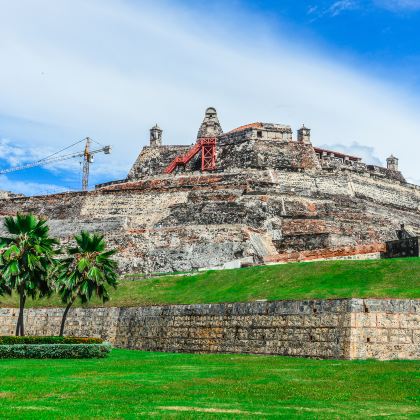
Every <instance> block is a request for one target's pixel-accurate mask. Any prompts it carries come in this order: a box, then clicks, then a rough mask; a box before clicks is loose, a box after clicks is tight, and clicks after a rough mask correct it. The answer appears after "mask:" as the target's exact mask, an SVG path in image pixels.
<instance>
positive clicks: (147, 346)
mask: <svg viewBox="0 0 420 420" xmlns="http://www.w3.org/2000/svg"><path fill="white" fill-rule="evenodd" d="M62 311H63V310H62V309H56V308H52V309H29V310H26V311H25V322H26V331H27V334H34V335H54V334H57V333H58V331H59V326H60V321H61V315H62ZM17 315H18V311H17V309H10V308H3V309H0V334H12V333H13V331H14V328H15V323H16V319H17ZM66 333H67V334H68V335H79V336H98V337H102V338H104V339H106V340H109V341H111V342H112V343H113V344H114V345H115V346H117V347H123V348H130V349H141V350H151V351H168V352H204V353H206V352H211V353H215V352H224V353H256V354H277V355H288V356H299V357H319V358H337V359H365V358H377V359H383V360H386V359H398V358H399V359H420V301H419V300H398V299H384V300H377V299H341V300H312V301H277V302H251V303H223V304H205V305H204V304H203V305H174V306H151V307H139V308H96V309H79V308H78V309H72V310H71V311H70V313H69V317H68V321H67V326H66Z"/></svg>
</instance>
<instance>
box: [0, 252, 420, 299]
mask: <svg viewBox="0 0 420 420" xmlns="http://www.w3.org/2000/svg"><path fill="white" fill-rule="evenodd" d="M132 278H133V277H132V276H131V279H130V280H128V279H125V280H124V279H123V280H121V284H120V286H119V287H118V289H117V290H111V301H110V302H108V303H107V304H106V306H135V305H152V304H171V303H176V304H182V303H214V302H246V301H252V300H256V299H267V300H277V299H322V298H350V297H358V298H364V297H370V298H387V297H388V298H420V258H405V259H392V260H371V261H325V262H311V263H293V264H283V265H272V266H265V267H264V266H263V267H250V268H241V269H236V270H224V271H208V272H204V273H199V274H195V275H189V276H187V275H184V276H165V277H157V278H151V279H146V280H144V279H143V280H133V279H132ZM17 304H18V300H17V297H16V296H12V297H7V296H3V297H1V298H0V306H3V307H4V306H17ZM59 305H60V301H59V299H58V298H57V296H54V297H52V298H50V299H43V300H38V301H30V300H29V301H27V307H31V306H32V307H36V306H38V307H39V306H59ZM91 306H103V304H101V302H99V301H97V300H93V301H92V303H91Z"/></svg>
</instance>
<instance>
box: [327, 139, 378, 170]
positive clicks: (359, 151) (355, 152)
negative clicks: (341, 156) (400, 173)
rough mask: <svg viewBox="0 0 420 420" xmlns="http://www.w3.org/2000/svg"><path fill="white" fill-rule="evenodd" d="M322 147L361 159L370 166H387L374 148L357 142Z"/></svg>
mask: <svg viewBox="0 0 420 420" xmlns="http://www.w3.org/2000/svg"><path fill="white" fill-rule="evenodd" d="M320 147H322V148H325V149H328V148H329V149H331V150H335V151H337V152H341V153H347V154H349V155H352V156H357V157H360V158H362V160H363V162H365V163H367V164H370V165H377V166H385V162H384V161H382V160H381V159H379V158H378V157H377V156H376V154H375V149H374V148H373V147H369V146H365V145H363V144H359V143H357V142H353V143H350V144H323V145H321V146H320Z"/></svg>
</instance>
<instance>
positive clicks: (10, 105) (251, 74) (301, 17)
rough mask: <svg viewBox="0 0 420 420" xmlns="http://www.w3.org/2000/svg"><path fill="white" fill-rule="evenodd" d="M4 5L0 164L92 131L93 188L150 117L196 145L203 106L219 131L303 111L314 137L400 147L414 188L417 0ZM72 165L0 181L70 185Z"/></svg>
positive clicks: (368, 147) (367, 148)
mask: <svg viewBox="0 0 420 420" xmlns="http://www.w3.org/2000/svg"><path fill="white" fill-rule="evenodd" d="M0 6H1V9H0V10H1V11H2V15H3V16H2V17H3V19H2V25H1V27H0V51H1V52H2V57H3V60H2V62H3V64H2V66H0V91H1V92H2V95H0V169H5V168H7V167H10V166H14V165H18V164H22V163H26V162H31V161H33V160H37V159H40V158H43V157H44V156H46V155H48V154H50V153H52V152H54V151H56V150H59V149H61V148H63V147H65V146H67V145H68V144H71V143H74V142H75V141H77V140H80V139H83V138H84V137H86V136H90V137H92V138H94V139H95V140H97V141H99V142H100V143H101V144H112V145H113V154H112V155H110V156H98V158H97V161H96V162H95V164H94V165H93V166H92V176H91V183H92V184H94V183H98V182H105V181H109V180H113V179H119V178H124V177H125V175H126V174H127V172H128V170H129V168H130V165H131V164H132V163H133V162H134V160H135V159H136V156H137V154H138V152H139V151H140V149H141V147H142V146H143V145H145V144H147V142H148V129H149V128H150V127H151V126H152V125H154V124H155V123H156V122H158V123H159V124H160V125H161V126H162V128H163V129H164V141H165V142H166V143H167V144H190V143H192V142H193V141H194V138H195V135H196V131H197V129H198V126H199V124H200V121H201V119H202V115H203V112H204V109H205V108H206V107H207V106H210V105H211V106H215V107H216V108H217V109H218V112H219V118H220V120H221V123H222V126H223V128H224V129H225V130H229V129H231V128H233V127H235V126H238V125H241V124H244V123H247V122H252V121H267V122H279V123H286V124H290V125H292V127H293V128H294V129H295V130H296V129H297V128H298V127H299V126H300V125H301V124H302V123H303V122H304V123H305V124H306V125H308V126H310V127H311V128H312V134H313V142H314V143H315V144H316V145H324V146H329V147H332V148H333V147H335V148H338V149H341V150H348V151H349V152H351V153H354V154H358V155H361V156H363V157H364V158H365V160H366V161H368V162H371V163H376V164H383V163H384V161H385V158H386V157H387V156H388V155H389V154H391V153H393V154H395V155H397V156H398V157H400V159H401V160H400V165H401V169H402V171H403V173H404V174H405V175H406V176H407V177H408V178H409V180H410V181H412V182H415V183H420V171H419V169H418V165H417V156H418V155H419V153H420V146H419V133H420V118H419V115H420V112H419V111H420V0H367V1H361V0H341V1H327V0H323V1H306V0H303V1H291V0H285V1H248V0H237V1H223V2H222V1H220V2H219V1H212V2H208V1H189V0H184V1H153V2H143V1H135V0H91V1H90V2H85V1H82V0H73V1H72V2H67V1H65V0H39V1H37V2H32V1H30V0H20V1H19V2H9V1H6V0H0ZM78 147H79V148H80V146H78ZM72 150H74V151H77V150H78V148H77V147H75V148H74V149H72ZM80 172H81V167H80V162H79V161H78V160H77V159H75V160H74V161H66V162H65V163H63V164H60V165H58V164H56V165H54V166H52V167H46V168H38V169H32V170H27V171H22V172H16V173H13V174H8V175H7V176H0V189H6V190H13V191H15V192H23V193H25V194H35V193H46V192H53V191H59V190H64V189H78V188H79V187H80V175H81V174H80Z"/></svg>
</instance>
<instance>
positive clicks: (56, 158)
mask: <svg viewBox="0 0 420 420" xmlns="http://www.w3.org/2000/svg"><path fill="white" fill-rule="evenodd" d="M92 141H93V140H92V139H91V138H90V137H86V138H85V139H83V140H80V141H78V142H76V143H74V144H72V145H70V146H68V147H66V148H64V149H62V150H60V151H59V152H56V153H53V154H52V155H50V156H47V157H46V158H44V159H40V160H37V161H35V162H32V163H27V164H25V165H21V166H15V167H13V168H8V169H3V170H0V175H5V174H9V173H11V172H17V171H23V170H24V169H29V168H35V167H38V166H46V165H49V164H52V163H56V162H61V161H63V160H68V159H74V158H77V157H82V158H83V176H82V191H87V190H88V188H89V171H90V165H91V164H92V163H93V160H94V155H96V154H97V153H104V154H105V155H109V154H110V153H111V146H101V147H100V148H98V149H93V150H92V149H91V145H92ZM82 142H85V148H84V150H83V151H82V152H74V153H69V154H65V155H60V153H62V152H64V151H65V150H67V149H70V148H71V147H73V146H75V145H77V144H79V143H82ZM98 144H99V143H98Z"/></svg>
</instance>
